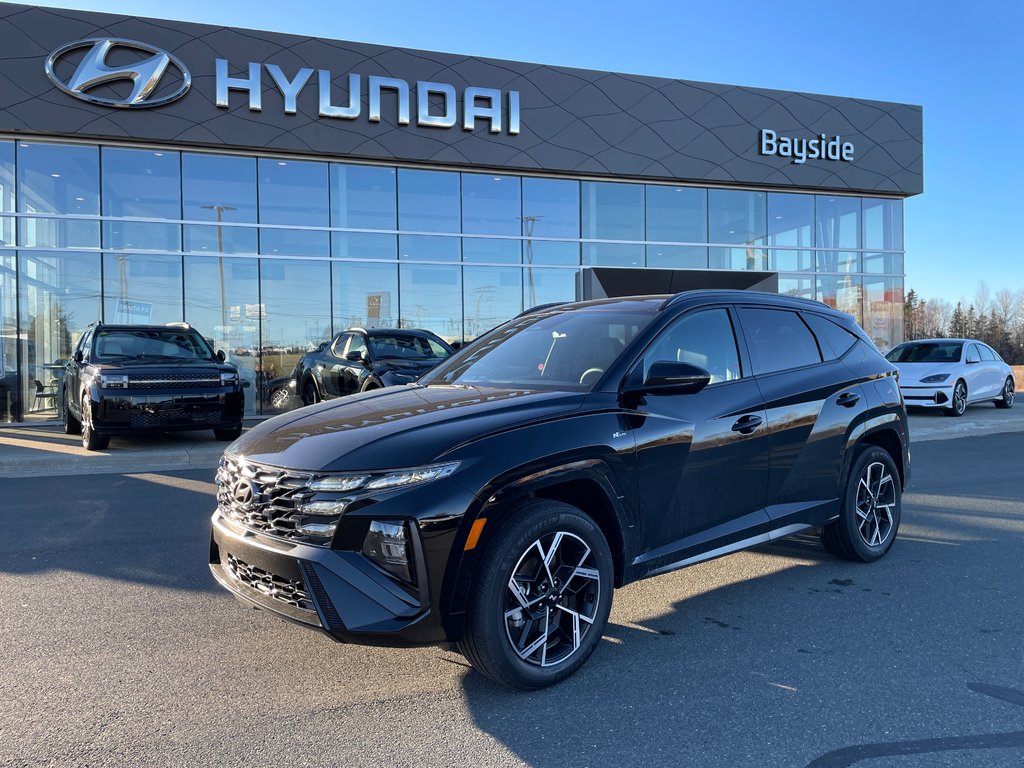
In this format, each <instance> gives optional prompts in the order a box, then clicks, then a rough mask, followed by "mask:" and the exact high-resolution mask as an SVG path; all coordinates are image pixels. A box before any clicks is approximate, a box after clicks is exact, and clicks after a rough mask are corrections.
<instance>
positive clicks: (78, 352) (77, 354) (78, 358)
mask: <svg viewBox="0 0 1024 768" xmlns="http://www.w3.org/2000/svg"><path fill="white" fill-rule="evenodd" d="M84 359H85V357H84V356H83V355H82V350H80V349H76V350H75V362H76V363H80V362H82V360H84Z"/></svg>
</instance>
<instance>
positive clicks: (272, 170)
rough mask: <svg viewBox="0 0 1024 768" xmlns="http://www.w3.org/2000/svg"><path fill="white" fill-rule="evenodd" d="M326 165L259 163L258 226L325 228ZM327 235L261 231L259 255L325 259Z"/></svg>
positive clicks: (282, 162) (279, 230)
mask: <svg viewBox="0 0 1024 768" xmlns="http://www.w3.org/2000/svg"><path fill="white" fill-rule="evenodd" d="M327 197H328V195H327V164H326V163H314V162H308V161H305V160H288V161H284V160H271V159H267V158H262V159H260V161H259V209H260V223H262V224H293V225H297V226H306V227H326V226H327V225H328V222H329V216H328V206H327ZM329 249H330V245H329V238H328V233H327V232H315V231H301V230H284V229H262V230H261V231H260V253H278V254H282V255H293V256H326V255H327V254H328V253H329Z"/></svg>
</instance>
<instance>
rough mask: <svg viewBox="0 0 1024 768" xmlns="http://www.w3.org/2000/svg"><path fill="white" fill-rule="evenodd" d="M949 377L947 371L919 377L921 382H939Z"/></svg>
mask: <svg viewBox="0 0 1024 768" xmlns="http://www.w3.org/2000/svg"><path fill="white" fill-rule="evenodd" d="M948 378H949V374H948V373H933V374H932V375H931V376H925V377H924V378H923V379H921V383H922V384H941V383H942V382H944V381H945V380H946V379H948Z"/></svg>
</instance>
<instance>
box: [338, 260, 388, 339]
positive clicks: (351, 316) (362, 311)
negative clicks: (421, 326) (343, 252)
mask: <svg viewBox="0 0 1024 768" xmlns="http://www.w3.org/2000/svg"><path fill="white" fill-rule="evenodd" d="M333 280H334V327H335V330H336V331H337V330H344V329H345V328H351V327H352V326H359V327H361V328H394V327H396V325H397V323H398V266H397V265H396V264H373V263H370V264H364V263H361V262H354V261H336V262H335V263H334V264H333Z"/></svg>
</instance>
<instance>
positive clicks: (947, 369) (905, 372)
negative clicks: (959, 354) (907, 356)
mask: <svg viewBox="0 0 1024 768" xmlns="http://www.w3.org/2000/svg"><path fill="white" fill-rule="evenodd" d="M956 365H957V364H956V363H896V370H898V371H899V372H900V384H910V383H913V382H918V381H920V380H921V379H923V378H925V377H927V376H934V375H935V374H937V373H948V374H949V375H950V376H952V375H953V368H955V367H956Z"/></svg>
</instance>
